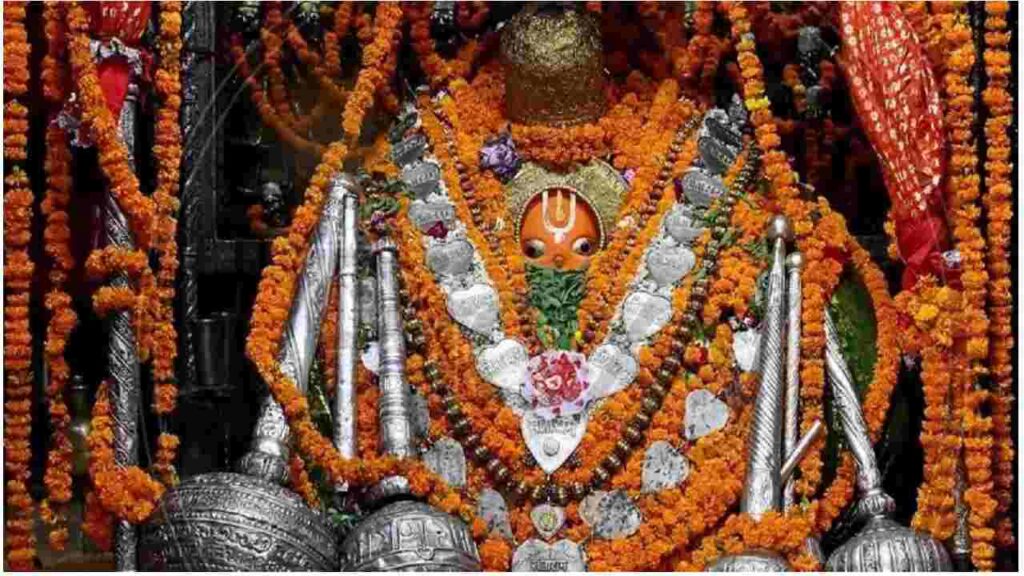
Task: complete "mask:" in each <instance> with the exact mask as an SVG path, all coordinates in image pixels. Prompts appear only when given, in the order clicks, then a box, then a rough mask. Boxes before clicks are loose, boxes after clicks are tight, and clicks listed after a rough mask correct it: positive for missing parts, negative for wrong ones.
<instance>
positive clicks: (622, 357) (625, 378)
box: [587, 344, 640, 398]
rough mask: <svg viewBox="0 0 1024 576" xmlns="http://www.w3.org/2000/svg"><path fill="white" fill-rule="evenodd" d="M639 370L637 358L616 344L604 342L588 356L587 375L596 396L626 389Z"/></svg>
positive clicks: (603, 395) (599, 396)
mask: <svg viewBox="0 0 1024 576" xmlns="http://www.w3.org/2000/svg"><path fill="white" fill-rule="evenodd" d="M639 370H640V365H639V364H638V363H637V361H636V358H633V356H631V355H630V354H629V353H628V352H626V351H625V350H623V349H622V348H621V347H619V346H617V345H615V344H602V345H601V346H598V347H597V349H596V350H594V351H593V352H592V353H591V354H590V357H589V358H587V377H588V378H589V379H590V386H591V389H592V394H593V395H594V397H595V398H603V397H605V396H610V395H612V394H614V393H616V392H618V391H620V390H625V389H626V387H627V386H629V385H630V384H631V383H632V382H633V379H634V378H636V375H637V372H639Z"/></svg>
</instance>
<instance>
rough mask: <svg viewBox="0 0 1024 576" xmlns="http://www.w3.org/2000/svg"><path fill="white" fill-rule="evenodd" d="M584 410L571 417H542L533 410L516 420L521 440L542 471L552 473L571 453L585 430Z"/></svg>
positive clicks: (586, 419)
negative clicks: (521, 436) (521, 434)
mask: <svg viewBox="0 0 1024 576" xmlns="http://www.w3.org/2000/svg"><path fill="white" fill-rule="evenodd" d="M587 421H588V413H587V412H586V411H583V412H580V413H579V414H573V415H572V416H558V417H556V418H551V419H548V418H544V417H542V416H539V415H537V414H535V413H534V412H533V411H532V410H531V411H530V412H527V413H525V414H523V416H522V417H521V418H520V419H519V426H520V430H521V431H522V433H523V441H524V442H526V447H527V448H528V449H529V450H530V454H532V455H533V457H534V459H535V460H537V465H539V466H540V467H541V469H542V470H544V471H545V472H547V473H548V474H551V473H552V472H554V471H555V470H558V468H559V467H560V466H561V465H562V464H564V463H565V461H566V460H568V459H569V456H572V453H573V451H574V450H576V447H577V446H579V445H580V442H581V441H582V440H583V435H584V434H585V433H586V431H587Z"/></svg>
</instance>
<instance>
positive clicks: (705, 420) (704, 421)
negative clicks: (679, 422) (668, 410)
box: [683, 390, 729, 440]
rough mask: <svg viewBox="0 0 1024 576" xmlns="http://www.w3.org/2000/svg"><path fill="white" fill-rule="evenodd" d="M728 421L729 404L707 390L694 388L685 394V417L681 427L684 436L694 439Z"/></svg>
mask: <svg viewBox="0 0 1024 576" xmlns="http://www.w3.org/2000/svg"><path fill="white" fill-rule="evenodd" d="M728 421H729V406H727V405H726V404H725V402H722V401H721V400H719V399H718V398H716V397H715V395H714V394H712V393H711V392H710V391H708V390H694V391H693V392H690V393H689V394H687V395H686V417H685V418H684V422H683V427H684V432H685V433H686V438H687V439H689V440H696V439H698V438H703V437H704V436H707V435H708V434H710V433H712V432H714V431H716V430H721V429H722V428H723V427H724V426H725V424H726V422H728Z"/></svg>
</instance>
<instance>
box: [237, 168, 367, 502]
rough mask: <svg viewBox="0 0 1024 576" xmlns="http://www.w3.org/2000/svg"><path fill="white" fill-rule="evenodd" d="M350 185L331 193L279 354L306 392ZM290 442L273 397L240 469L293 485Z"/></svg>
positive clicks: (338, 183)
mask: <svg viewBox="0 0 1024 576" xmlns="http://www.w3.org/2000/svg"><path fill="white" fill-rule="evenodd" d="M348 182H349V181H348V180H346V179H345V178H342V177H338V178H335V180H334V182H333V183H332V185H331V188H330V191H329V192H328V196H327V199H326V200H325V202H324V207H323V213H322V215H321V217H320V223H319V225H318V226H317V229H316V231H315V232H314V236H313V239H312V242H311V244H310V247H309V252H308V253H307V255H306V264H305V268H304V269H303V272H302V276H301V277H300V278H299V286H298V289H297V290H296V292H295V298H294V300H293V301H292V308H291V312H290V314H289V316H288V324H287V326H286V327H285V332H284V336H283V337H282V339H281V348H280V350H279V352H278V362H279V364H280V365H281V371H282V372H283V373H284V374H285V375H286V376H288V378H290V379H291V380H292V381H293V382H295V386H296V387H297V388H298V389H299V391H301V392H303V393H305V391H306V390H307V385H308V383H309V371H310V368H312V366H313V357H314V356H315V354H316V340H317V336H318V335H319V334H320V322H321V320H322V319H323V314H324V309H325V307H326V305H327V298H328V293H329V291H330V287H331V280H332V279H333V278H334V271H335V269H336V267H337V264H338V251H339V248H340V246H339V238H340V237H341V216H342V204H343V201H342V198H343V197H344V196H345V194H346V193H347V192H348V190H349V189H350V187H349V184H348ZM288 440H289V431H288V422H287V420H286V419H285V416H284V412H283V411H282V410H281V406H280V405H278V403H277V402H276V401H274V399H273V397H272V396H270V395H268V396H267V398H266V399H265V400H264V401H263V406H262V408H261V410H260V416H259V420H258V421H257V422H256V431H255V433H254V436H253V440H252V448H251V449H250V451H249V452H248V453H247V454H246V455H245V456H243V457H242V459H241V460H240V461H239V471H240V472H243V473H245V474H249V475H252V476H257V477H260V478H265V479H267V480H270V481H271V482H279V483H283V482H285V481H287V479H288V456H289V453H290V449H289V447H288Z"/></svg>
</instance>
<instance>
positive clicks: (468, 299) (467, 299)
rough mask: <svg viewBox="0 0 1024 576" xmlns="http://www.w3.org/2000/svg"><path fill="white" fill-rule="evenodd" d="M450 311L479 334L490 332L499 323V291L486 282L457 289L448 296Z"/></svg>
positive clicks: (455, 317)
mask: <svg viewBox="0 0 1024 576" xmlns="http://www.w3.org/2000/svg"><path fill="white" fill-rule="evenodd" d="M448 313H449V314H451V316H452V318H454V319H455V321H456V322H458V323H459V324H462V325H463V326H465V327H466V328H469V329H470V330H472V331H474V332H476V333H478V334H485V335H486V334H490V333H491V332H492V331H493V330H494V328H495V327H497V325H498V293H497V292H495V291H494V288H491V287H490V286H488V285H486V284H474V285H472V286H470V287H469V288H463V289H461V290H455V291H453V292H452V293H451V294H450V295H449V296H448Z"/></svg>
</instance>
